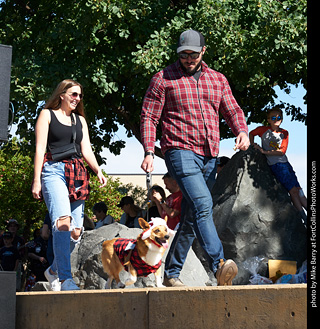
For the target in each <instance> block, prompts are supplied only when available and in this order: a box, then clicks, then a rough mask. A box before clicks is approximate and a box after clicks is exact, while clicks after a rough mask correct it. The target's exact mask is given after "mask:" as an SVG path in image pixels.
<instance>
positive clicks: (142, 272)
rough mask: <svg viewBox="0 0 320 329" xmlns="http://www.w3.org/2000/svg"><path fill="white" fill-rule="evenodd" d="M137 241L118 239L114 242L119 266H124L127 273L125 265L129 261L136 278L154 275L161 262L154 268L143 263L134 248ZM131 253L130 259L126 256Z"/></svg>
mask: <svg viewBox="0 0 320 329" xmlns="http://www.w3.org/2000/svg"><path fill="white" fill-rule="evenodd" d="M136 243H137V240H135V239H122V238H119V239H117V240H116V241H115V243H114V245H113V248H114V251H115V252H116V254H117V256H118V257H119V260H120V262H121V264H122V265H123V266H124V268H125V270H126V271H127V272H128V266H126V265H125V264H127V263H128V261H130V263H131V265H132V266H133V268H134V269H135V270H136V272H137V276H147V275H149V274H150V273H154V272H156V271H157V270H158V268H159V267H160V266H161V260H160V262H159V263H158V264H156V265H155V266H151V265H149V264H147V263H146V262H144V261H143V260H142V259H141V257H140V256H139V253H138V250H137V248H136ZM130 252H131V256H130V259H128V255H129V253H130Z"/></svg>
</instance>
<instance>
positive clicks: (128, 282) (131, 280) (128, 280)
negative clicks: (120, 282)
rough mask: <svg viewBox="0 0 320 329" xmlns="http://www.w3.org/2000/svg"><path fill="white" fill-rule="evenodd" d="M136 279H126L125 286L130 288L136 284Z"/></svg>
mask: <svg viewBox="0 0 320 329" xmlns="http://www.w3.org/2000/svg"><path fill="white" fill-rule="evenodd" d="M136 281H137V278H136V277H131V278H129V279H127V280H126V281H125V282H126V286H131V285H132V284H134V283H136Z"/></svg>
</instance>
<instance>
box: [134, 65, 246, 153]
mask: <svg viewBox="0 0 320 329" xmlns="http://www.w3.org/2000/svg"><path fill="white" fill-rule="evenodd" d="M219 112H220V113H221V114H222V115H223V117H224V119H225V120H226V122H227V124H228V125H229V127H230V128H231V130H232V132H233V133H234V135H235V136H237V135H238V134H239V133H240V132H245V133H248V127H247V124H246V121H245V117H244V113H243V111H242V110H241V108H240V107H239V105H238V104H237V102H236V100H235V99H234V97H233V95H232V92H231V89H230V86H229V83H228V81H227V79H226V77H225V76H224V75H223V74H221V73H219V72H216V71H214V70H212V69H210V68H209V67H208V66H207V64H205V63H204V62H202V72H201V75H200V78H199V80H198V82H197V80H196V79H195V78H194V77H192V76H188V75H187V74H186V73H185V72H184V71H183V70H182V69H181V67H180V63H179V61H177V62H176V63H174V64H172V65H170V66H168V67H167V68H165V69H164V70H162V71H160V72H158V73H157V74H156V75H154V76H153V78H152V79H151V82H150V85H149V88H148V90H147V92H146V95H145V97H144V101H143V106H142V112H141V139H142V143H143V146H144V149H145V151H147V150H148V151H150V150H154V144H155V140H156V126H157V124H158V122H159V121H160V122H161V125H162V138H161V142H160V145H161V150H162V153H163V154H164V153H165V152H166V151H167V150H168V149H172V148H178V149H185V150H191V151H193V152H194V153H196V154H199V155H203V156H212V157H215V156H217V155H218V153H219V141H220V133H219Z"/></svg>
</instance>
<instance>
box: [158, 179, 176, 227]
mask: <svg viewBox="0 0 320 329" xmlns="http://www.w3.org/2000/svg"><path fill="white" fill-rule="evenodd" d="M162 179H163V182H164V185H165V186H166V189H167V190H168V191H169V192H170V193H171V194H170V195H169V196H168V197H167V199H166V200H163V198H162V196H161V195H160V193H159V192H156V193H154V194H153V200H154V201H155V203H156V205H157V208H158V211H159V214H160V216H161V217H162V218H165V216H167V217H168V221H167V225H168V227H169V228H170V229H172V230H176V229H177V225H178V224H179V222H180V214H181V201H182V193H181V191H180V188H179V185H178V183H177V182H176V180H175V179H174V178H172V177H171V176H170V174H169V173H166V174H165V175H164V176H163V177H162Z"/></svg>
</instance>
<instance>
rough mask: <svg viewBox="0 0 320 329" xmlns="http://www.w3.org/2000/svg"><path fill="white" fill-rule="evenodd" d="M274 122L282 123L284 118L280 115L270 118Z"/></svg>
mask: <svg viewBox="0 0 320 329" xmlns="http://www.w3.org/2000/svg"><path fill="white" fill-rule="evenodd" d="M270 119H271V120H272V121H280V120H282V117H281V116H280V115H278V116H277V117H276V116H273V117H271V118H270Z"/></svg>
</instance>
